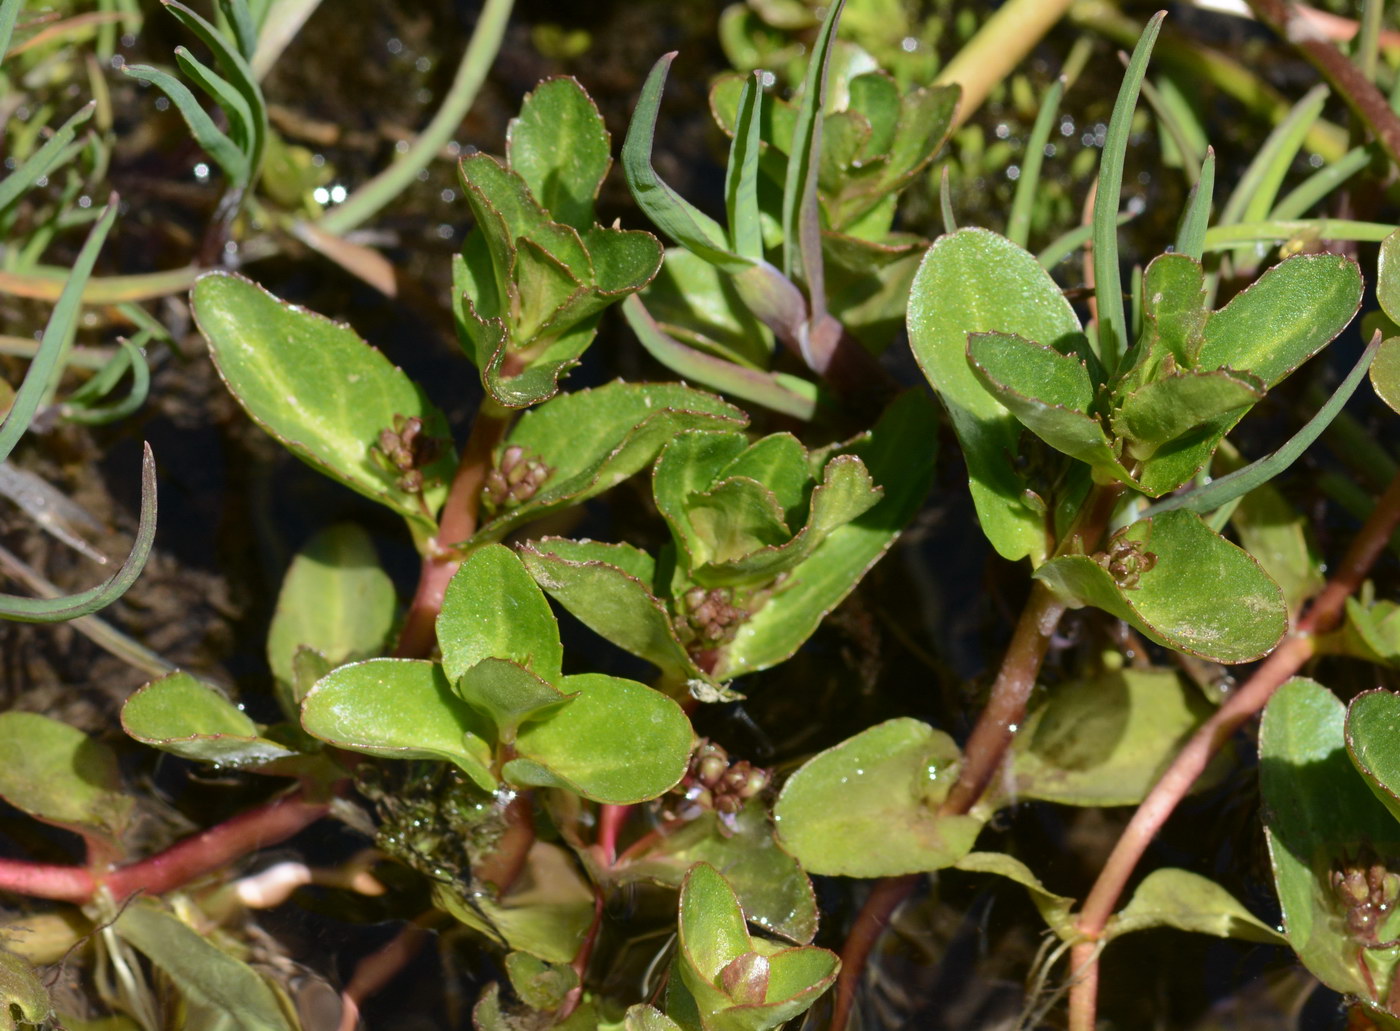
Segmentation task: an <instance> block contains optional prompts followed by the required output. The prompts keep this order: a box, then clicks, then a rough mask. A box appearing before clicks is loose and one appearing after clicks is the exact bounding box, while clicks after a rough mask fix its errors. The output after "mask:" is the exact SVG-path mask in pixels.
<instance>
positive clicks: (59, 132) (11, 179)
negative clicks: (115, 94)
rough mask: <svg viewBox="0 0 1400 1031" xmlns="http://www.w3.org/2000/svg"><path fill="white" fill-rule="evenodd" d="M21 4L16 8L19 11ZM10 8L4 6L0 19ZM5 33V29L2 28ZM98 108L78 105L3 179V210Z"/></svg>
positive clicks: (0, 183)
mask: <svg viewBox="0 0 1400 1031" xmlns="http://www.w3.org/2000/svg"><path fill="white" fill-rule="evenodd" d="M17 11H18V7H16V8H15V12H17ZM6 13H7V12H5V11H4V10H0V21H2V20H3V19H4V17H5V15H6ZM0 36H3V31H0ZM4 53H5V47H4V45H3V41H0V56H3V55H4ZM95 110H97V101H95V100H93V101H89V102H88V103H86V104H84V105H83V106H82V107H80V108H78V110H77V111H75V112H74V113H73V114H72V115H70V116H69V117H68V120H67V121H66V122H64V123H63V124H62V125H60V126H59V127H58V128H57V129H55V130H54V132H53V134H52V135H51V136H50V137H49V138H48V139H47V140H45V141H44V142H43V144H42V145H41V146H40V147H39V148H38V149H37V150H36V151H34V153H33V154H30V155H29V157H27V158H26V159H25V160H24V162H23V163H22V164H21V165H20V166H19V167H18V168H16V169H15V170H14V171H13V172H11V173H10V174H9V175H7V176H5V178H3V179H0V212H3V211H4V210H5V209H6V208H8V207H9V206H10V205H11V204H13V203H14V202H15V200H16V199H18V198H19V197H20V196H21V195H22V194H23V193H24V191H25V190H28V189H29V188H30V187H31V186H33V185H34V183H35V182H37V181H38V180H39V179H42V178H43V177H44V176H46V175H48V174H49V173H50V172H51V171H52V170H53V169H54V166H55V165H57V164H58V161H59V158H60V156H61V155H62V153H63V151H64V150H65V149H66V148H67V146H68V145H69V144H70V143H72V142H73V137H75V136H76V135H77V134H78V126H80V125H82V124H83V123H84V122H86V121H87V120H88V119H89V118H91V117H92V113H93V112H94V111H95Z"/></svg>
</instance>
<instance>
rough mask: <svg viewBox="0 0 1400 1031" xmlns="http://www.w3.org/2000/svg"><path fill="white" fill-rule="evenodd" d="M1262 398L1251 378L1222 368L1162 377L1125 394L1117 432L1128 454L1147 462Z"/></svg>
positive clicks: (1115, 421) (1115, 418)
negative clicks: (1198, 431) (1206, 425)
mask: <svg viewBox="0 0 1400 1031" xmlns="http://www.w3.org/2000/svg"><path fill="white" fill-rule="evenodd" d="M1263 396H1264V391H1263V386H1262V384H1261V383H1260V382H1259V381H1258V380H1257V379H1255V378H1254V377H1253V376H1250V375H1247V374H1245V375H1241V374H1238V373H1229V372H1226V371H1225V370H1223V369H1218V370H1216V371H1214V372H1177V373H1174V374H1172V375H1168V376H1159V377H1157V378H1155V379H1152V380H1150V381H1149V382H1147V383H1145V384H1143V385H1142V386H1141V387H1138V388H1137V389H1136V390H1134V391H1133V392H1132V393H1130V394H1128V395H1127V396H1126V397H1124V398H1123V400H1122V404H1121V405H1120V406H1119V408H1118V409H1117V411H1115V412H1114V413H1113V421H1112V423H1113V432H1114V434H1115V435H1117V436H1119V437H1121V438H1123V439H1125V440H1126V441H1127V453H1128V454H1129V455H1131V456H1132V457H1133V458H1135V459H1138V460H1139V461H1146V460H1148V459H1149V458H1151V457H1152V456H1153V455H1155V454H1156V453H1157V451H1158V450H1159V449H1161V448H1162V447H1163V446H1164V445H1166V444H1170V443H1171V442H1172V441H1174V440H1177V439H1179V438H1181V437H1183V436H1185V435H1186V434H1187V433H1190V432H1191V431H1193V430H1195V429H1197V428H1198V427H1200V426H1203V425H1204V424H1206V423H1208V422H1211V421H1213V420H1216V419H1220V418H1222V417H1225V416H1235V417H1238V416H1240V415H1243V414H1244V413H1245V412H1246V411H1247V410H1248V409H1249V408H1250V407H1251V406H1253V405H1254V404H1256V403H1257V402H1258V401H1259V400H1260V399H1261V398H1262V397H1263Z"/></svg>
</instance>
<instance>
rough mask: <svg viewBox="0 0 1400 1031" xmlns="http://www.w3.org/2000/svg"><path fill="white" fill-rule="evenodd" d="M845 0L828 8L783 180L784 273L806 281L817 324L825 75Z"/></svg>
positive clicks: (822, 289) (822, 310)
mask: <svg viewBox="0 0 1400 1031" xmlns="http://www.w3.org/2000/svg"><path fill="white" fill-rule="evenodd" d="M845 5H846V0H836V2H835V3H833V4H832V5H831V7H830V9H829V10H828V11H827V12H826V20H825V21H824V22H822V27H821V32H820V33H819V34H818V35H817V41H816V43H815V45H814V46H813V47H812V57H811V60H809V61H808V62H807V75H806V77H805V78H804V79H803V82H802V103H801V105H799V107H798V109H797V120H796V122H795V123H794V124H793V129H792V146H791V147H790V148H789V149H788V166H787V180H786V181H785V182H784V184H783V275H785V276H787V278H788V279H795V278H797V274H798V273H799V271H800V273H801V279H802V280H803V282H805V283H806V284H807V301H808V305H809V306H810V307H811V318H812V321H813V322H814V323H815V322H817V321H818V320H819V319H820V318H821V317H822V316H823V315H825V314H826V284H825V282H824V280H825V269H824V267H823V265H822V240H821V236H822V233H821V213H820V211H819V210H818V202H817V171H818V169H819V167H820V165H821V152H822V109H823V107H824V106H825V104H826V73H827V66H828V65H829V64H830V63H831V44H832V42H833V41H834V40H835V38H836V23H837V22H838V21H840V20H841V10H842V8H843V7H845Z"/></svg>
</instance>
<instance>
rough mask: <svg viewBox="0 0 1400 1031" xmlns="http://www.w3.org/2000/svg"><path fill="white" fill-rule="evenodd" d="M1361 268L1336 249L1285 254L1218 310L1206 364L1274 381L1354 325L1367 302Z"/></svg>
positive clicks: (1208, 333) (1202, 359)
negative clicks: (1325, 251) (1364, 299)
mask: <svg viewBox="0 0 1400 1031" xmlns="http://www.w3.org/2000/svg"><path fill="white" fill-rule="evenodd" d="M1361 288H1362V283H1361V270H1360V269H1359V268H1358V267H1357V264H1356V262H1354V261H1352V260H1351V259H1350V258H1346V257H1342V256H1340V255H1336V254H1299V255H1296V256H1294V257H1292V258H1288V259H1286V260H1284V261H1281V262H1279V264H1277V265H1275V266H1274V267H1273V268H1271V269H1269V270H1268V271H1267V272H1265V273H1264V274H1263V275H1262V276H1260V277H1259V279H1258V280H1257V281H1256V282H1255V283H1254V284H1253V285H1251V286H1249V287H1246V288H1245V289H1244V290H1243V291H1241V292H1240V293H1238V294H1236V295H1235V296H1234V297H1233V298H1232V299H1231V300H1230V303H1229V304H1227V305H1226V306H1225V307H1223V308H1221V309H1220V310H1219V311H1217V312H1212V313H1211V316H1210V319H1209V320H1208V321H1207V322H1206V328H1205V339H1204V342H1203V343H1202V346H1201V353H1200V356H1199V358H1198V361H1199V368H1201V369H1203V370H1209V369H1220V368H1229V369H1235V370H1239V371H1246V372H1251V373H1253V374H1254V375H1256V376H1258V377H1259V378H1260V379H1261V380H1263V381H1264V386H1265V387H1266V388H1272V387H1273V386H1274V385H1275V384H1277V383H1278V382H1279V381H1280V380H1282V379H1283V378H1284V377H1286V376H1287V375H1288V374H1289V373H1291V372H1293V370H1295V369H1296V368H1298V366H1300V365H1302V364H1303V362H1305V361H1307V360H1308V359H1309V358H1311V357H1312V356H1313V355H1315V354H1316V353H1317V352H1318V351H1320V350H1322V349H1323V348H1324V347H1326V346H1327V344H1328V343H1329V342H1330V341H1331V340H1332V339H1333V338H1334V337H1336V335H1337V334H1338V333H1340V332H1341V331H1342V330H1343V329H1344V328H1346V325H1347V323H1349V322H1350V321H1351V320H1352V317H1353V316H1354V315H1355V314H1356V312H1357V309H1358V308H1359V307H1360V306H1361Z"/></svg>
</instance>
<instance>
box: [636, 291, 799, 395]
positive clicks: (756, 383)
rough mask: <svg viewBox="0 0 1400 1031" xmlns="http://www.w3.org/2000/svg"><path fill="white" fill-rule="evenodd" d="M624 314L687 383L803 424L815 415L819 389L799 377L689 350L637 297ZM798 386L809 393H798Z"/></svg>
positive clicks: (640, 337) (661, 359)
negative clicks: (783, 378) (780, 375)
mask: <svg viewBox="0 0 1400 1031" xmlns="http://www.w3.org/2000/svg"><path fill="white" fill-rule="evenodd" d="M622 314H623V317H625V318H626V319H627V324H628V325H629V326H631V327H632V332H633V333H635V334H637V339H638V340H640V341H641V342H642V346H643V347H645V348H646V349H647V352H648V353H649V354H651V356H652V357H653V358H655V359H656V360H657V361H659V362H660V363H661V364H662V365H664V366H666V367H667V368H668V369H670V370H671V371H672V372H675V373H678V374H679V375H680V376H682V377H684V378H685V379H686V380H689V381H692V382H695V383H698V384H700V385H701V386H704V387H709V388H711V389H712V390H718V391H721V392H722V393H724V394H726V395H728V396H730V397H737V398H738V399H739V400H741V401H746V402H748V403H749V404H756V405H762V406H763V407H764V408H767V409H769V410H770V411H774V412H781V413H782V414H783V415H789V416H792V417H793V418H794V419H801V420H802V421H803V422H810V421H811V420H812V417H813V416H814V415H815V414H816V411H817V395H816V387H815V386H813V385H812V384H810V383H807V382H806V381H804V380H799V379H797V378H796V377H788V383H784V382H782V381H781V380H780V379H779V378H778V375H777V374H775V373H771V372H763V371H762V370H759V369H749V368H746V367H744V366H742V365H736V364H735V363H734V362H728V361H725V360H724V359H723V358H717V357H715V356H714V355H712V354H706V353H705V352H704V351H698V350H696V349H695V348H693V347H688V346H687V345H685V344H683V343H681V342H680V341H679V340H677V339H675V337H673V336H671V335H670V334H669V333H667V332H666V331H665V330H663V329H662V328H661V326H660V325H659V324H658V323H657V321H656V320H655V319H654V318H652V316H651V313H650V312H649V311H647V309H646V305H644V304H643V303H642V301H641V299H640V298H638V297H637V296H636V295H635V294H634V295H633V296H631V297H629V298H627V300H625V301H623V302H622ZM789 384H790V385H789ZM795 387H800V388H802V389H803V390H804V391H810V392H803V393H799V392H798V390H797V389H794V388H795Z"/></svg>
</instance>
